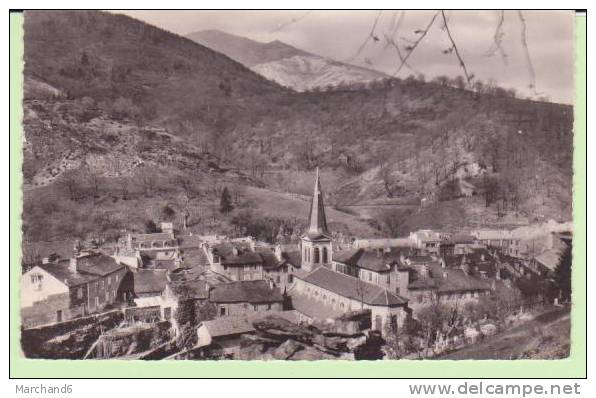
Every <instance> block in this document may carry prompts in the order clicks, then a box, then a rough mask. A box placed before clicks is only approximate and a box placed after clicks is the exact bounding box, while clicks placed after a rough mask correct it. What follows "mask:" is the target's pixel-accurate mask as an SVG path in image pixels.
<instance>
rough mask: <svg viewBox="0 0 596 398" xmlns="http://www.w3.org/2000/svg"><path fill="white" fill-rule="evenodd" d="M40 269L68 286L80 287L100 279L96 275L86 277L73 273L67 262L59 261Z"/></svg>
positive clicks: (43, 265)
mask: <svg viewBox="0 0 596 398" xmlns="http://www.w3.org/2000/svg"><path fill="white" fill-rule="evenodd" d="M39 267H40V268H41V269H43V270H44V271H46V272H48V273H49V274H50V275H52V276H53V277H54V278H56V279H58V280H59V281H61V282H62V283H64V284H65V285H66V286H78V285H82V284H84V283H87V282H91V281H94V280H96V279H98V277H97V276H94V275H85V274H81V273H79V272H75V271H72V270H71V268H70V266H69V261H67V260H66V261H59V262H57V263H49V264H40V265H39Z"/></svg>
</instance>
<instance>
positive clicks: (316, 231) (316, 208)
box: [306, 167, 330, 240]
mask: <svg viewBox="0 0 596 398" xmlns="http://www.w3.org/2000/svg"><path fill="white" fill-rule="evenodd" d="M329 235H330V234H329V228H327V218H326V217H325V204H324V203H323V192H322V190H321V181H320V179H319V168H318V167H317V176H316V179H315V190H314V193H313V197H312V202H311V204H310V213H309V217H308V229H307V231H306V236H307V237H308V238H309V239H311V240H315V239H316V240H319V239H321V238H328V237H329Z"/></svg>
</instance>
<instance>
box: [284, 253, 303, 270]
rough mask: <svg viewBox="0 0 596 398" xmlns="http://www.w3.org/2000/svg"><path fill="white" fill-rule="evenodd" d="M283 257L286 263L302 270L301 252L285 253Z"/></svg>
mask: <svg viewBox="0 0 596 398" xmlns="http://www.w3.org/2000/svg"><path fill="white" fill-rule="evenodd" d="M283 256H284V258H285V259H286V262H288V263H290V264H292V265H293V266H294V267H296V268H300V267H301V266H302V254H301V253H300V251H291V252H284V253H283Z"/></svg>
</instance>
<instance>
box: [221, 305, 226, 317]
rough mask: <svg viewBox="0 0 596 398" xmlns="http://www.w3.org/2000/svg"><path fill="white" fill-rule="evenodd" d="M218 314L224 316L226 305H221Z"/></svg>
mask: <svg viewBox="0 0 596 398" xmlns="http://www.w3.org/2000/svg"><path fill="white" fill-rule="evenodd" d="M219 315H220V316H225V315H226V307H221V308H220V309H219Z"/></svg>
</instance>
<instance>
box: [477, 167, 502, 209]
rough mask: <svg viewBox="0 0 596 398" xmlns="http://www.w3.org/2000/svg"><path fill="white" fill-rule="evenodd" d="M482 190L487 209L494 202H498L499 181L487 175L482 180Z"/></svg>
mask: <svg viewBox="0 0 596 398" xmlns="http://www.w3.org/2000/svg"><path fill="white" fill-rule="evenodd" d="M480 188H481V190H482V194H483V195H484V205H485V206H486V207H489V206H490V205H491V204H492V203H493V202H495V201H497V199H498V196H499V181H498V180H497V179H496V178H495V177H489V176H487V175H485V176H484V177H483V178H482V182H481V186H480Z"/></svg>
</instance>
